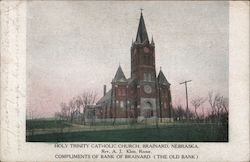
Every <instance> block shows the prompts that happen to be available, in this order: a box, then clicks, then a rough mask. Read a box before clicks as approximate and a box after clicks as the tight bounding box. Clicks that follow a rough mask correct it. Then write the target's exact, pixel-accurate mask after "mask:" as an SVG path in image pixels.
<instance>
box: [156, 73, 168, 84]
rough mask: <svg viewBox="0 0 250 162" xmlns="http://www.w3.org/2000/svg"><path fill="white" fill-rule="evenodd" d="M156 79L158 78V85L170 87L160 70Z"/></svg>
mask: <svg viewBox="0 0 250 162" xmlns="http://www.w3.org/2000/svg"><path fill="white" fill-rule="evenodd" d="M157 78H158V83H160V84H164V85H170V83H169V82H168V80H167V78H166V77H165V75H164V74H163V72H162V71H161V70H160V72H159V74H158V77H157Z"/></svg>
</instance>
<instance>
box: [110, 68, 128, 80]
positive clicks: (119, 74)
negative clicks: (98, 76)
mask: <svg viewBox="0 0 250 162" xmlns="http://www.w3.org/2000/svg"><path fill="white" fill-rule="evenodd" d="M113 82H127V79H126V77H125V75H124V73H123V71H122V68H121V66H120V65H119V67H118V69H117V71H116V74H115V77H114V79H113Z"/></svg>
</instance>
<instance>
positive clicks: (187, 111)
mask: <svg viewBox="0 0 250 162" xmlns="http://www.w3.org/2000/svg"><path fill="white" fill-rule="evenodd" d="M191 81H192V80H185V81H184V82H181V83H180V84H185V89H186V105H187V108H186V115H187V116H186V118H187V120H189V109H188V92H187V83H188V82H191Z"/></svg>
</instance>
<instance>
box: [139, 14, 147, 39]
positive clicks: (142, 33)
mask: <svg viewBox="0 0 250 162" xmlns="http://www.w3.org/2000/svg"><path fill="white" fill-rule="evenodd" d="M145 40H148V33H147V30H146V26H145V22H144V19H143V15H142V13H141V17H140V21H139V26H138V30H137V35H136V42H138V43H143V42H144V41H145Z"/></svg>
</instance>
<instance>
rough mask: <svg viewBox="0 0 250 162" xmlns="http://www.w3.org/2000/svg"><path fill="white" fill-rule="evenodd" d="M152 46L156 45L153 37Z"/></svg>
mask: <svg viewBox="0 0 250 162" xmlns="http://www.w3.org/2000/svg"><path fill="white" fill-rule="evenodd" d="M151 44H152V45H153V46H154V45H155V42H154V38H153V36H152V39H151Z"/></svg>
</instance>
